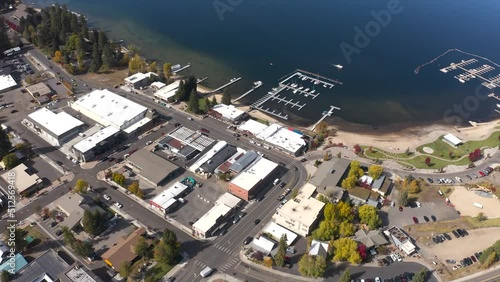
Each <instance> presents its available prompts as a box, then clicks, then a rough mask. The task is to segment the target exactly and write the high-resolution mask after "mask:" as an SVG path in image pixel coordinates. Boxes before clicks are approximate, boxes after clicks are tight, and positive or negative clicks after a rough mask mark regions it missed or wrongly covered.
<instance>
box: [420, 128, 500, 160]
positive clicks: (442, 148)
mask: <svg viewBox="0 0 500 282" xmlns="http://www.w3.org/2000/svg"><path fill="white" fill-rule="evenodd" d="M499 136H500V131H496V132H493V133H492V134H491V135H490V136H489V137H488V138H486V139H484V140H478V141H468V142H465V143H464V144H463V145H460V146H458V148H453V147H452V146H450V145H448V144H447V143H445V142H444V141H443V140H442V139H443V136H440V137H439V138H438V139H437V140H436V141H434V142H432V143H428V144H425V145H422V146H419V147H417V151H419V152H421V153H425V152H424V151H423V148H424V147H429V148H431V149H432V150H434V152H433V153H432V154H431V155H433V156H436V157H441V158H445V159H449V160H454V159H458V158H460V157H462V156H466V155H468V154H469V153H471V152H473V151H474V150H475V149H480V148H483V147H496V146H498V145H499V144H500V141H499V139H498V137H499ZM450 152H452V155H453V158H450Z"/></svg>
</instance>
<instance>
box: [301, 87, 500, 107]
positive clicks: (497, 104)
mask: <svg viewBox="0 0 500 282" xmlns="http://www.w3.org/2000/svg"><path fill="white" fill-rule="evenodd" d="M293 94H297V89H295V90H293ZM497 105H498V104H497Z"/></svg>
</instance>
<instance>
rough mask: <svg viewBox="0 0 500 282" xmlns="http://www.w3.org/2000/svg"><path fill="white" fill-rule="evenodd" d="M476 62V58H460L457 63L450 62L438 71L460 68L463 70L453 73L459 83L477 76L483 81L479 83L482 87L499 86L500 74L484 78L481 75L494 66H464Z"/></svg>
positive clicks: (443, 71) (492, 87)
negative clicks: (459, 72)
mask: <svg viewBox="0 0 500 282" xmlns="http://www.w3.org/2000/svg"><path fill="white" fill-rule="evenodd" d="M477 62H478V60H476V59H469V60H466V61H464V60H462V61H461V62H459V63H451V64H450V65H449V66H448V67H445V68H442V69H440V71H441V72H442V73H448V72H450V71H453V70H457V69H459V70H462V71H464V72H463V73H461V74H459V75H455V76H454V78H455V79H457V80H458V81H459V82H461V83H466V82H467V81H469V80H471V79H474V78H478V79H480V80H482V81H483V82H482V83H481V85H483V86H484V87H486V88H488V89H494V88H497V87H500V75H495V76H493V77H491V78H486V77H484V76H483V75H484V74H485V73H488V72H490V71H493V70H495V68H494V67H492V66H490V65H486V64H485V65H482V66H479V67H477V68H472V69H467V68H465V66H467V65H470V64H474V63H477Z"/></svg>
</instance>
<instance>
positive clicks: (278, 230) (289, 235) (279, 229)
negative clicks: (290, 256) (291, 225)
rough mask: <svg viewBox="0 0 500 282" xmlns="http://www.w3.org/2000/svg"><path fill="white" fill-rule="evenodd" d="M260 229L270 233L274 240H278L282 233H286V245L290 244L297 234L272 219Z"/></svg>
mask: <svg viewBox="0 0 500 282" xmlns="http://www.w3.org/2000/svg"><path fill="white" fill-rule="evenodd" d="M262 231H263V232H265V233H269V234H271V235H272V236H273V238H274V239H275V240H276V241H279V240H280V239H281V237H282V236H283V235H286V244H287V245H288V246H291V245H292V244H293V242H295V240H296V239H297V237H298V235H297V234H295V233H293V232H292V231H290V230H288V229H286V228H284V227H283V226H281V225H279V224H276V223H275V222H272V221H271V222H269V223H268V224H267V225H266V227H264V229H263V230H262Z"/></svg>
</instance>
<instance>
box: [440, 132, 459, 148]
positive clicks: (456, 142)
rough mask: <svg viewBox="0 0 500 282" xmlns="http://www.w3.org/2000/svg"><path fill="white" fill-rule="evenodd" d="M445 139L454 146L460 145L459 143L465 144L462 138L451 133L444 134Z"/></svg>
mask: <svg viewBox="0 0 500 282" xmlns="http://www.w3.org/2000/svg"><path fill="white" fill-rule="evenodd" d="M443 141H444V142H445V143H447V144H449V145H450V146H452V147H454V148H456V147H458V145H462V144H463V141H462V140H460V139H459V138H458V137H456V136H455V135H453V134H451V133H448V134H446V135H445V136H443Z"/></svg>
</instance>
